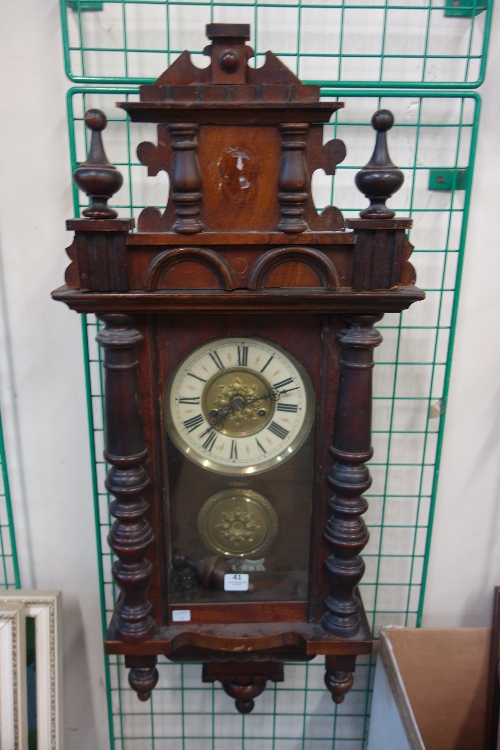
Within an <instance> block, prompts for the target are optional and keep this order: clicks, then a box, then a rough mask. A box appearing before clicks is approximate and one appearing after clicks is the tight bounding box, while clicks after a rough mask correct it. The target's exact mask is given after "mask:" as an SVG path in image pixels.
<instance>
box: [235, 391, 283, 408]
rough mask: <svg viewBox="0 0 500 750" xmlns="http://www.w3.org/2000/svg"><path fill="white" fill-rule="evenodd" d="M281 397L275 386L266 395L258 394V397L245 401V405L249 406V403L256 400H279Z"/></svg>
mask: <svg viewBox="0 0 500 750" xmlns="http://www.w3.org/2000/svg"><path fill="white" fill-rule="evenodd" d="M279 397H280V393H279V391H276V390H275V389H274V388H271V390H270V391H269V392H268V393H266V394H265V396H258V397H257V398H251V399H250V400H248V401H245V403H244V404H243V405H244V406H248V404H253V403H254V402H255V401H264V400H265V399H271V401H278V399H279Z"/></svg>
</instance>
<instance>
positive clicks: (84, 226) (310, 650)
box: [53, 24, 424, 712]
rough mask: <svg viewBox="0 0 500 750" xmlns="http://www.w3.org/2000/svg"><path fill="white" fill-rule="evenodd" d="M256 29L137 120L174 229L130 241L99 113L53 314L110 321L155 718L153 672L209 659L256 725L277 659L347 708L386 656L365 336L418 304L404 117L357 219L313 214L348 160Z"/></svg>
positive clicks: (121, 618)
mask: <svg viewBox="0 0 500 750" xmlns="http://www.w3.org/2000/svg"><path fill="white" fill-rule="evenodd" d="M249 31H250V29H249V26H247V25H246V24H209V26H208V27H207V36H208V37H209V39H210V40H211V44H210V45H209V46H208V47H207V48H206V50H205V54H207V55H209V56H210V58H211V63H210V65H209V66H208V67H207V68H205V69H199V68H196V67H195V66H194V65H193V64H192V62H191V60H190V56H189V54H188V53H187V52H184V53H183V54H182V55H181V56H180V57H179V58H178V59H177V60H176V61H175V62H174V64H173V65H172V66H171V67H170V68H169V69H168V70H166V71H165V72H164V73H163V74H162V75H161V76H160V77H159V78H158V80H157V81H156V82H155V83H154V84H153V85H151V86H142V87H141V91H140V101H138V102H129V103H120V104H118V106H120V107H122V108H123V109H125V110H126V111H127V112H128V114H129V116H130V118H131V120H132V122H152V123H157V126H158V142H157V144H152V143H142V144H141V145H140V146H139V148H138V156H139V159H140V161H141V162H142V163H143V164H144V165H145V166H147V168H148V173H149V175H150V176H151V177H154V176H155V175H156V174H158V172H159V171H160V170H165V171H166V172H167V173H168V175H169V177H170V195H169V198H168V203H167V206H166V208H165V210H164V211H159V210H158V209H156V208H154V207H151V208H146V209H145V210H144V211H143V212H142V214H141V215H140V217H139V220H138V228H137V229H138V231H137V232H132V231H131V230H132V229H133V225H134V222H133V220H132V219H118V218H117V217H116V212H115V211H114V210H113V209H111V208H109V207H108V206H107V201H108V199H109V198H110V197H111V196H112V195H113V194H114V193H115V192H116V191H117V190H118V189H119V187H120V185H121V182H122V179H121V176H120V174H119V172H118V171H117V170H116V169H115V168H114V167H112V166H111V165H110V164H109V162H108V161H107V159H106V156H105V153H104V150H103V146H102V141H101V131H102V130H103V129H104V128H105V126H106V118H105V117H104V115H103V114H102V113H101V112H100V111H98V110H90V111H89V112H87V114H86V117H85V121H86V123H87V126H88V127H89V128H90V129H91V131H92V144H91V149H90V153H89V156H88V159H87V161H86V162H85V163H84V164H81V165H80V166H79V168H78V169H77V170H76V172H75V180H76V182H77V185H78V186H79V187H80V188H81V189H82V190H84V191H85V192H86V193H87V195H88V196H89V197H90V199H91V200H90V205H89V207H88V208H87V209H85V210H84V211H83V215H84V217H85V218H82V219H74V220H71V221H69V222H68V229H71V230H74V231H75V239H74V242H73V244H72V245H71V247H70V248H69V250H68V253H69V256H70V258H71V261H72V262H71V264H70V266H69V268H68V270H67V273H66V285H65V286H63V287H61V288H60V289H58V290H56V291H55V292H54V293H53V296H54V298H55V299H57V300H61V301H63V302H65V303H66V304H67V305H69V307H71V308H72V309H74V310H76V311H78V312H80V313H87V312H94V313H96V314H97V315H98V316H99V318H100V319H101V321H102V322H103V324H104V328H103V329H102V330H101V331H100V333H99V334H98V337H97V339H98V342H99V344H100V345H101V346H102V347H103V349H104V353H105V364H104V367H105V373H106V382H105V418H106V451H105V458H106V461H107V462H108V463H109V465H110V467H111V468H110V471H109V474H108V478H107V487H108V489H109V491H110V493H111V495H112V496H114V500H113V501H112V503H111V506H110V512H111V514H112V515H113V516H114V518H115V521H114V524H113V527H112V530H111V533H110V536H109V543H110V546H111V548H112V549H113V551H114V553H115V555H116V562H115V563H114V566H113V575H114V578H115V581H116V583H117V584H118V586H119V588H120V591H121V596H120V599H119V601H118V604H117V606H116V609H115V612H114V615H113V618H112V621H111V624H110V627H109V630H108V633H107V637H106V649H107V652H108V653H110V654H124V655H125V658H126V664H127V666H128V667H130V676H129V679H130V684H131V685H132V687H133V688H134V689H135V690H136V691H137V693H138V695H139V698H141V699H142V700H147V698H148V697H149V695H150V692H151V690H152V689H153V687H154V686H155V684H156V681H157V679H158V674H157V671H156V668H155V664H156V659H157V656H158V655H159V654H165V655H166V656H167V657H168V658H169V659H171V660H174V661H181V662H184V661H190V660H191V661H202V662H203V663H204V668H203V674H202V679H203V680H204V681H214V680H220V681H221V682H222V684H223V686H224V689H225V690H226V692H227V693H228V694H229V695H231V696H233V697H234V698H235V700H236V707H237V708H238V710H239V711H242V712H248V711H251V710H252V708H253V705H254V703H253V700H254V698H255V697H256V696H257V695H259V694H260V693H261V692H262V690H263V689H264V688H265V685H266V681H267V680H275V681H276V680H282V679H283V661H293V660H296V661H307V660H309V659H312V658H314V657H315V656H317V655H324V656H325V662H326V674H325V682H326V686H327V688H328V689H329V690H330V691H331V693H332V697H333V700H334V701H336V702H341V701H342V700H343V697H344V695H345V693H346V692H347V691H348V690H349V688H350V686H351V684H352V672H353V670H354V668H355V659H356V656H357V655H358V654H367V653H369V652H370V651H371V648H372V637H371V633H370V629H369V627H368V624H367V620H366V617H365V614H364V610H363V605H362V602H361V600H360V597H359V593H358V590H357V586H358V583H359V582H360V580H361V578H362V575H363V571H364V564H363V561H362V559H361V557H360V553H361V551H362V550H363V547H364V546H365V544H366V542H367V540H368V533H367V530H366V527H365V524H364V522H363V520H362V514H363V513H364V512H365V510H366V507H367V504H366V501H365V499H364V497H363V492H366V490H367V489H368V488H369V486H370V481H371V480H370V475H369V472H368V469H367V467H366V465H365V464H366V462H367V461H368V460H369V459H370V457H371V455H372V451H371V447H370V446H371V440H370V429H371V427H370V423H371V416H370V415H371V378H372V368H373V349H374V347H376V346H377V345H378V344H379V343H380V342H381V337H380V334H379V333H378V331H377V330H376V329H375V328H374V325H375V324H376V323H377V321H379V320H380V319H381V318H382V316H383V314H384V313H385V312H399V311H401V310H404V309H405V308H407V307H408V306H409V305H410V304H411V303H412V302H415V301H417V300H420V299H422V298H423V296H424V295H423V292H421V291H420V290H419V289H417V288H416V287H415V286H414V282H415V275H414V271H413V268H412V266H411V265H410V263H409V262H408V258H409V256H410V254H411V245H410V244H409V242H408V240H407V238H406V234H405V230H407V229H408V228H409V227H410V226H411V221H410V220H409V219H401V218H395V215H394V212H393V211H391V210H390V209H389V208H387V207H386V205H385V201H386V199H387V198H389V197H390V196H391V195H392V194H393V193H394V192H395V191H396V190H398V189H399V187H400V186H401V184H402V182H403V175H402V173H401V172H400V171H399V170H398V169H397V168H396V167H395V166H394V165H393V164H392V162H391V160H390V158H389V154H388V151H387V144H386V132H387V131H388V130H389V129H390V128H391V127H392V124H393V117H392V115H391V113H390V112H388V111H387V110H381V111H379V112H377V113H375V115H374V116H373V119H372V124H373V127H374V128H375V130H376V131H377V137H376V145H375V150H374V153H373V156H372V158H371V160H370V161H369V163H368V164H367V165H366V167H364V168H363V169H362V170H361V171H360V172H359V173H358V174H357V176H356V184H357V186H358V187H359V189H360V190H361V191H362V192H363V193H364V194H365V195H366V196H367V198H368V199H369V201H370V204H369V206H368V207H367V208H366V209H365V210H363V211H362V212H361V216H360V218H359V219H350V220H348V221H344V218H343V217H342V214H341V213H340V211H339V210H338V209H336V208H335V207H333V206H329V207H328V208H326V209H325V210H324V211H323V212H322V213H321V214H320V215H319V214H318V212H317V211H316V208H315V206H314V203H313V200H312V195H311V176H312V174H313V172H314V171H315V170H316V169H324V170H325V172H326V173H327V174H330V175H331V174H333V173H334V172H335V167H336V165H337V164H338V163H339V162H341V161H342V159H343V158H344V156H345V146H344V144H343V143H342V142H341V141H339V140H331V141H329V142H327V143H325V144H324V143H323V126H322V125H321V124H318V123H322V122H328V120H329V118H330V117H331V116H332V114H333V113H334V112H335V110H337V109H339V108H340V107H342V106H343V104H341V103H339V102H333V101H324V102H320V101H319V94H320V91H319V87H317V86H306V85H303V84H302V83H301V82H300V81H299V79H298V78H297V77H296V76H295V75H293V73H291V72H290V71H289V70H288V69H287V68H286V67H285V66H284V65H283V64H282V63H281V62H280V61H279V60H278V59H277V58H276V57H275V56H274V55H273V54H272V53H271V52H268V53H267V56H266V62H265V64H264V65H263V66H262V67H261V68H251V67H250V66H249V65H248V59H249V58H250V57H252V55H253V52H252V50H251V49H250V47H248V46H246V44H245V42H246V41H247V40H248V39H249Z"/></svg>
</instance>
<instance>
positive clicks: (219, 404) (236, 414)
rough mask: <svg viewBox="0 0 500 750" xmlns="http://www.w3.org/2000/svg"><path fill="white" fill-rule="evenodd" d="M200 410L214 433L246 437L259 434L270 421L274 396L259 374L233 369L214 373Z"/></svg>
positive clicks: (205, 390)
mask: <svg viewBox="0 0 500 750" xmlns="http://www.w3.org/2000/svg"><path fill="white" fill-rule="evenodd" d="M202 409H203V411H204V414H205V418H206V419H207V421H208V422H209V424H211V425H212V426H213V427H214V429H215V430H217V432H221V433H222V434H223V435H228V436H229V437H246V436H247V435H254V434H255V433H256V432H260V431H261V430H263V429H264V427H266V425H268V424H269V422H270V421H271V419H272V416H273V414H274V409H275V393H274V390H273V389H272V388H271V386H270V385H269V383H268V382H267V381H266V380H265V379H264V378H263V377H262V376H261V375H260V374H259V373H257V372H253V371H252V370H246V369H243V368H237V367H235V368H232V369H231V370H226V371H224V372H221V373H217V375H215V376H214V377H213V378H212V379H211V380H210V381H209V382H208V383H207V385H206V386H205V389H204V391H203V397H202Z"/></svg>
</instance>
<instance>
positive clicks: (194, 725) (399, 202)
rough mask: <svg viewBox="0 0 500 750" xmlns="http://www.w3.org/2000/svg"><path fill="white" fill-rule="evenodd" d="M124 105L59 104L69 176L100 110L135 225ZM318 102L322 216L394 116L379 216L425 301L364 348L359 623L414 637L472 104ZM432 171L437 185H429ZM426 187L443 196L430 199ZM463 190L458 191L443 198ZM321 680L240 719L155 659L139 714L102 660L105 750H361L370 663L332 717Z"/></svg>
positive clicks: (378, 98)
mask: <svg viewBox="0 0 500 750" xmlns="http://www.w3.org/2000/svg"><path fill="white" fill-rule="evenodd" d="M126 96H128V97H129V98H130V99H136V98H137V93H136V90H131V89H93V90H92V89H88V88H87V89H85V88H80V89H73V90H72V91H70V92H69V96H68V103H69V123H70V141H71V149H72V160H73V164H72V166H73V169H74V168H75V167H76V164H77V162H79V161H82V160H84V158H85V156H86V152H87V145H88V143H87V133H86V132H85V128H84V124H83V120H82V118H83V113H84V111H85V110H86V109H87V108H89V107H99V108H101V109H103V110H104V111H105V112H106V114H107V115H108V116H109V119H110V122H109V125H108V129H107V131H106V133H105V144H106V149H107V153H108V157H109V159H110V161H112V162H113V163H114V164H116V166H118V167H119V168H120V169H121V171H122V173H123V175H124V186H123V188H122V189H121V191H120V192H119V193H118V194H117V195H116V196H115V203H114V205H115V207H118V208H119V210H120V213H121V215H131V216H135V217H137V215H138V213H139V212H140V210H141V209H142V208H143V207H144V206H146V205H157V206H160V207H161V206H164V205H165V202H166V199H167V196H168V178H167V177H166V175H164V173H161V175H163V177H162V178H161V179H158V178H148V177H147V170H146V169H145V167H143V166H142V165H140V164H139V162H138V160H137V157H136V155H135V149H136V147H137V144H138V143H139V142H141V141H142V140H152V141H153V142H154V141H155V140H156V132H155V127H154V126H153V125H149V124H130V123H129V122H128V121H127V120H126V119H125V117H124V112H123V111H122V110H116V109H115V107H114V103H115V101H116V100H117V99H123V98H125V97H126ZM323 96H324V97H328V98H332V97H336V96H338V97H339V98H340V99H345V100H346V107H345V109H343V110H340V111H339V112H338V113H336V115H335V119H334V120H333V121H332V123H330V124H328V125H327V126H326V127H325V131H326V132H325V138H330V137H339V138H342V139H343V140H344V141H345V142H346V144H347V158H346V160H345V161H344V163H343V164H341V165H340V168H339V170H338V172H337V175H336V176H335V178H334V179H332V178H331V177H327V176H326V175H325V174H324V172H322V171H318V172H316V173H315V175H314V176H313V193H314V197H315V201H316V205H317V206H318V208H321V207H323V206H324V205H326V204H327V203H334V204H335V205H337V206H338V207H339V208H341V209H342V210H343V211H344V213H345V215H346V216H353V215H356V214H357V212H358V211H359V210H360V209H361V208H362V207H363V206H364V205H365V199H364V198H363V196H362V195H361V194H360V193H359V192H358V191H357V189H356V188H355V185H354V175H355V173H356V171H357V170H358V169H359V168H360V167H361V165H363V164H364V163H366V162H367V161H368V158H369V156H370V154H371V151H372V149H373V144H374V132H373V130H372V129H371V127H370V126H369V122H370V118H371V115H372V113H373V112H374V111H375V110H376V109H378V108H380V107H387V108H389V109H391V110H392V111H393V113H394V115H395V122H396V124H395V126H394V128H393V130H392V131H391V134H390V151H391V155H392V158H393V160H394V162H395V163H396V164H398V166H399V167H400V168H401V169H402V170H403V172H404V174H405V184H404V187H403V188H402V189H401V190H400V192H399V193H397V195H396V196H395V197H394V198H393V199H392V201H391V203H392V207H393V208H395V209H396V210H397V213H398V215H400V216H401V215H403V216H404V215H410V216H411V217H412V218H413V220H414V228H413V229H412V230H411V234H410V239H411V241H412V243H413V244H414V245H415V252H414V254H413V256H412V260H413V263H414V265H415V266H416V269H417V274H418V283H419V285H420V286H421V287H422V288H424V289H425V291H426V294H427V297H426V300H425V301H424V302H421V303H418V304H415V305H413V306H412V307H411V308H410V309H409V310H407V311H405V312H404V313H402V314H390V315H386V316H385V318H384V319H383V320H382V322H381V323H380V325H379V326H378V327H379V328H380V330H381V332H382V334H383V336H384V342H383V344H382V345H381V346H380V347H379V348H378V349H377V350H376V351H377V355H376V357H377V363H378V364H377V367H376V368H375V382H374V393H375V403H374V420H373V427H374V436H373V444H374V448H375V455H374V459H373V460H372V462H371V471H372V475H373V480H374V481H373V485H372V487H371V489H370V492H369V494H368V498H369V501H370V509H369V511H368V513H367V514H366V519H367V522H368V525H369V527H370V534H371V537H370V542H369V544H368V546H367V548H366V551H365V554H364V558H365V561H366V563H367V566H366V574H365V577H364V579H363V584H362V591H363V598H364V603H365V607H366V609H367V612H368V617H369V620H370V622H371V624H372V626H373V628H374V631H375V633H377V631H378V629H379V628H380V626H381V625H384V624H387V623H392V624H400V625H409V626H415V625H418V624H419V621H420V615H421V611H422V602H423V594H424V586H425V574H426V563H427V557H428V549H429V543H430V530H431V525H432V509H433V504H434V498H435V494H436V485H437V476H438V467H439V457H440V451H441V440H442V434H443V426H444V411H445V404H446V397H447V390H448V379H449V371H450V362H451V351H452V345H453V332H454V327H455V317H456V309H457V303H458V288H459V280H460V272H461V266H462V256H463V250H464V242H465V231H466V223H467V211H468V202H469V193H470V185H471V180H472V168H473V157H474V151H475V144H476V136H477V125H478V118H479V103H480V100H479V97H478V96H477V95H476V94H474V93H470V94H464V95H457V94H452V93H449V94H448V93H447V92H442V93H441V94H436V93H434V94H431V93H430V92H425V91H415V92H411V91H391V92H385V93H384V91H381V90H379V91H367V90H359V91H344V92H339V91H338V90H333V89H331V90H329V89H323ZM431 170H432V173H433V174H434V177H436V173H439V174H438V177H439V176H441V177H442V178H443V180H444V182H443V181H441V182H440V181H439V179H433V181H431V182H430V174H431ZM450 174H451V178H450ZM443 175H444V177H443ZM464 175H465V177H464ZM445 177H446V179H445ZM459 177H460V179H459ZM464 180H465V182H463V181H464ZM429 185H431V187H432V186H434V187H436V186H439V188H442V187H450V188H451V189H448V190H446V189H444V190H443V189H432V190H430V189H429ZM462 185H463V186H464V187H465V189H463V190H459V189H456V186H462ZM454 186H455V187H454ZM74 196H75V210H76V211H77V213H78V212H79V211H80V208H81V207H82V206H84V205H87V200H86V198H85V196H83V195H82V194H81V193H78V191H77V190H76V188H75V193H74ZM96 331H97V322H96V320H95V318H93V317H89V318H88V319H87V320H84V346H85V353H86V368H87V370H86V371H87V384H88V399H89V401H88V403H89V417H90V420H89V422H90V428H91V443H92V451H93V456H94V466H93V471H94V474H93V476H94V488H95V503H96V523H97V538H98V548H99V553H100V560H101V569H100V570H101V572H100V575H101V581H102V603H103V625H105V624H106V621H107V620H108V618H109V616H110V613H111V611H112V609H113V605H114V601H115V595H116V592H115V590H114V585H113V582H112V578H111V573H110V571H111V563H112V558H111V553H110V550H109V548H108V546H107V543H106V536H107V533H108V529H109V517H108V511H107V506H108V501H109V497H108V495H107V494H106V490H105V487H104V477H105V473H106V466H105V464H104V462H103V460H102V458H101V456H102V450H103V418H102V397H103V393H102V370H101V360H100V355H99V351H98V347H97V345H96V343H95V340H94V339H95V334H96ZM323 670H324V666H323V663H322V661H321V660H319V659H318V660H315V661H313V662H311V663H310V664H308V665H289V666H286V667H285V674H286V679H285V682H284V683H283V684H281V685H279V686H276V687H270V688H268V689H267V690H266V691H265V692H264V694H263V695H262V696H260V697H259V698H258V700H257V701H256V707H255V709H254V712H253V713H252V714H251V715H249V716H244V717H243V716H241V715H239V714H237V713H236V712H235V710H234V706H233V702H232V700H231V699H230V698H229V697H228V696H227V695H226V694H225V693H224V692H223V691H222V689H220V688H218V687H214V686H205V685H203V684H202V683H201V681H200V677H201V670H200V667H199V665H189V666H188V665H186V666H182V665H174V664H171V663H169V662H167V660H166V659H163V661H161V664H160V681H159V686H158V687H157V688H156V689H155V691H154V692H153V697H152V699H151V702H150V703H147V704H141V703H140V702H139V701H137V699H136V697H135V695H134V694H133V691H131V690H130V688H129V687H128V683H127V678H126V673H125V672H126V671H125V669H124V666H123V663H122V661H121V660H117V659H116V658H114V657H113V658H110V660H109V662H107V679H108V689H109V711H110V714H109V715H110V729H111V739H112V744H113V747H117V748H120V749H121V750H226V749H227V750H239V749H240V748H241V750H326V748H329V750H347V748H349V750H361V749H362V748H364V746H365V735H366V729H367V717H368V713H369V702H370V687H371V683H372V678H373V662H372V661H370V660H369V659H365V660H364V661H363V660H361V659H360V660H359V665H358V667H357V669H356V674H355V683H354V688H353V690H352V691H351V692H350V693H349V694H348V695H347V697H346V700H345V702H344V703H342V704H341V705H339V706H334V704H333V703H332V701H331V698H330V695H329V693H328V692H327V691H326V690H325V688H324V686H323Z"/></svg>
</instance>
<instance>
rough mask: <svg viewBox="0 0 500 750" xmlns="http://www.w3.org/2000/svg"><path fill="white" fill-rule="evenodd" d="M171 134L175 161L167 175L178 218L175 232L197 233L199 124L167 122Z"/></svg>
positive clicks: (198, 224)
mask: <svg viewBox="0 0 500 750" xmlns="http://www.w3.org/2000/svg"><path fill="white" fill-rule="evenodd" d="M168 130H169V132H170V135H171V136H172V150H173V152H174V162H173V166H172V173H171V175H170V178H171V180H172V200H173V202H174V205H175V214H176V216H177V221H176V222H175V224H174V226H173V227H172V228H173V230H174V232H181V233H182V234H196V232H201V231H202V230H203V224H202V223H201V221H200V204H201V174H200V167H199V165H198V157H197V153H196V152H197V150H198V140H197V138H198V125H196V124H195V123H176V124H175V125H169V126H168Z"/></svg>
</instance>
